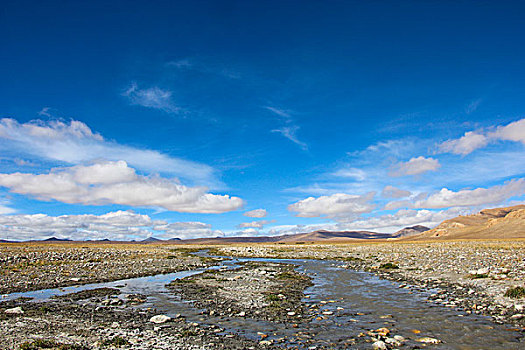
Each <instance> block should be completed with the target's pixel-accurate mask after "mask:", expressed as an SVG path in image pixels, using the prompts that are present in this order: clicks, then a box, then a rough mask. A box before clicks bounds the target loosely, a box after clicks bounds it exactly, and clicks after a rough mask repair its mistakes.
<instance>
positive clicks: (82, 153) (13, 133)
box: [0, 118, 222, 187]
mask: <svg viewBox="0 0 525 350" xmlns="http://www.w3.org/2000/svg"><path fill="white" fill-rule="evenodd" d="M0 140H1V141H2V142H0V150H3V151H4V152H13V153H16V152H21V153H23V154H26V155H31V156H34V157H38V158H41V159H45V160H54V161H60V162H65V163H69V164H82V163H86V162H90V161H95V160H100V159H106V160H113V161H118V160H124V161H126V162H127V163H129V164H131V165H132V166H134V167H136V168H139V169H140V170H143V171H147V172H162V173H166V174H172V175H175V176H178V177H180V178H183V179H186V180H190V181H192V182H195V183H198V184H201V185H208V186H212V187H221V186H222V185H221V184H220V183H219V182H218V181H217V180H216V179H215V174H214V173H215V171H214V170H213V169H212V168H211V167H209V166H207V165H205V164H200V163H195V162H191V161H187V160H184V159H180V158H175V157H171V156H169V155H166V154H163V153H160V152H158V151H154V150H148V149H140V148H136V147H129V146H125V145H121V144H118V143H116V142H114V141H110V140H106V139H105V138H104V137H103V136H102V135H100V134H99V133H97V132H94V131H92V130H91V129H90V128H89V127H88V126H87V125H86V124H84V123H82V122H81V121H77V120H71V121H70V122H69V123H64V122H61V121H53V120H52V121H48V122H43V121H39V120H34V121H31V122H28V123H23V124H20V123H18V121H16V120H14V119H9V118H4V119H0Z"/></svg>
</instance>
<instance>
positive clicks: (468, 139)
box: [439, 131, 489, 155]
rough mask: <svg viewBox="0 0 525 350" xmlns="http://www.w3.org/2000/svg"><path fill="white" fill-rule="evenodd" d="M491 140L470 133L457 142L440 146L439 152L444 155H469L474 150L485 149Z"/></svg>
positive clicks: (444, 143)
mask: <svg viewBox="0 0 525 350" xmlns="http://www.w3.org/2000/svg"><path fill="white" fill-rule="evenodd" d="M488 143H489V138H488V137H487V136H485V135H482V134H479V133H476V132H473V131H469V132H466V133H465V135H463V136H462V137H461V138H459V139H457V140H448V141H445V142H443V143H442V144H440V145H439V151H441V152H443V153H454V154H461V155H467V154H469V153H472V152H473V151H474V150H476V149H478V148H481V147H485V146H486V145H487V144H488Z"/></svg>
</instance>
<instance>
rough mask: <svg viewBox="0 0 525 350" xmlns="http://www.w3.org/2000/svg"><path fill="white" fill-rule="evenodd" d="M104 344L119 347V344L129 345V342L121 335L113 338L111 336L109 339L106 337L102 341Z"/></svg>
mask: <svg viewBox="0 0 525 350" xmlns="http://www.w3.org/2000/svg"><path fill="white" fill-rule="evenodd" d="M104 345H108V346H111V345H113V346H116V347H120V346H124V345H129V342H128V341H127V340H126V339H124V338H122V337H119V336H117V337H115V338H111V339H107V340H105V341H104Z"/></svg>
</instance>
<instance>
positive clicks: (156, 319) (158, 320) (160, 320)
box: [149, 315, 171, 323]
mask: <svg viewBox="0 0 525 350" xmlns="http://www.w3.org/2000/svg"><path fill="white" fill-rule="evenodd" d="M169 320H171V317H169V316H166V315H156V316H153V317H152V318H150V319H149V321H150V322H153V323H165V322H168V321H169Z"/></svg>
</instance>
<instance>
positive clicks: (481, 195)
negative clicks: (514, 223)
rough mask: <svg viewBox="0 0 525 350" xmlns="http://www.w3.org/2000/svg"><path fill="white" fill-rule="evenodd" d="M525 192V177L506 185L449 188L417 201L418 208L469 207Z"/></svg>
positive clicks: (502, 199)
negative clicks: (458, 189) (456, 189)
mask: <svg viewBox="0 0 525 350" xmlns="http://www.w3.org/2000/svg"><path fill="white" fill-rule="evenodd" d="M523 194H525V179H523V178H522V179H514V180H511V181H508V182H506V183H505V184H504V185H497V186H493V187H490V188H476V189H474V190H468V189H466V190H461V191H458V192H454V191H451V190H449V189H447V188H443V189H441V191H439V192H437V193H433V194H431V195H430V196H429V197H428V198H426V199H422V200H418V201H416V202H415V204H414V205H415V207H417V208H448V207H468V206H477V205H486V204H495V203H499V202H502V201H504V200H506V199H509V198H512V197H517V196H521V195H523Z"/></svg>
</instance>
